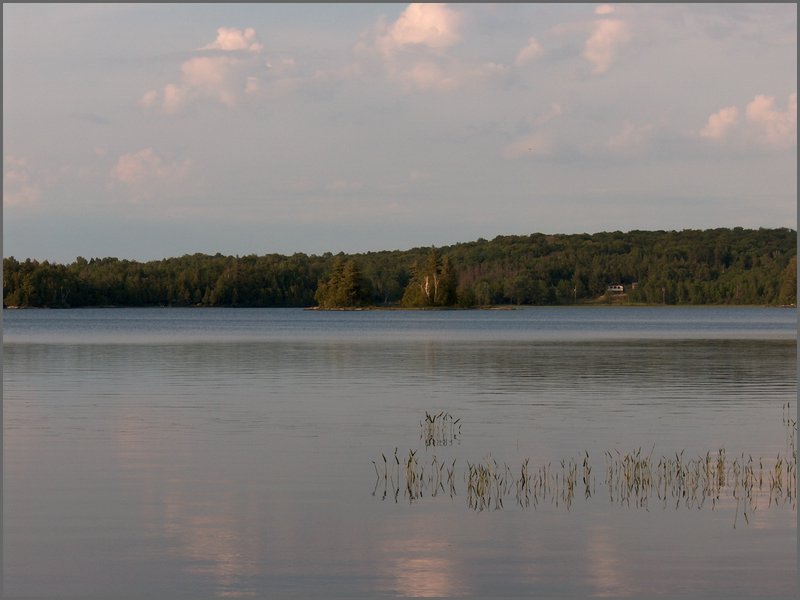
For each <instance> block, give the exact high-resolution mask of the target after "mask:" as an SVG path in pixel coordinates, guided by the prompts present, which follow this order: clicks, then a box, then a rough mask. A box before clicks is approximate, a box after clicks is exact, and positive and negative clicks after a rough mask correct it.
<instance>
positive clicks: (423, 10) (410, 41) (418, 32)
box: [375, 3, 461, 57]
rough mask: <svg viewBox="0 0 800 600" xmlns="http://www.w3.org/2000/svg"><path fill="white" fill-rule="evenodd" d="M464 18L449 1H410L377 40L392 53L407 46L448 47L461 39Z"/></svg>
mask: <svg viewBox="0 0 800 600" xmlns="http://www.w3.org/2000/svg"><path fill="white" fill-rule="evenodd" d="M460 23H461V19H460V16H459V14H458V13H457V12H455V11H453V10H451V9H450V8H448V7H447V5H446V4H422V3H415V4H409V5H408V7H406V9H405V10H404V11H403V13H402V14H401V15H400V17H398V19H397V20H396V21H395V22H394V23H392V25H390V26H388V27H386V26H382V27H381V26H379V29H383V31H382V32H380V33H379V35H378V36H377V39H376V41H375V46H376V48H377V49H378V50H379V51H380V52H381V53H382V54H383V55H384V56H387V57H388V56H391V55H393V54H394V53H395V52H397V51H398V50H400V49H402V48H403V47H405V46H413V45H419V46H425V47H427V48H437V49H439V48H447V47H449V46H452V45H453V44H455V43H456V42H458V41H459V40H460V38H461V36H460V33H459V27H460Z"/></svg>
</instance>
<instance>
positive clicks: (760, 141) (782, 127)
mask: <svg viewBox="0 0 800 600" xmlns="http://www.w3.org/2000/svg"><path fill="white" fill-rule="evenodd" d="M744 116H745V121H744V122H743V123H742V122H740V120H739V109H738V108H737V107H736V106H727V107H725V108H722V109H720V110H719V111H717V112H716V113H714V114H713V115H711V116H710V117H709V118H708V122H707V123H706V125H705V127H703V129H701V130H700V136H701V137H703V138H706V139H708V140H722V139H728V138H730V137H731V136H734V134H735V137H734V140H738V142H739V143H744V144H757V145H761V146H763V147H767V148H776V149H783V148H789V147H791V146H793V145H795V144H796V143H797V93H796V92H794V93H792V94H791V95H790V96H789V99H788V101H787V105H786V110H780V109H779V108H777V107H776V105H775V97H774V96H767V95H765V94H758V95H756V96H755V97H754V98H753V99H752V100H751V101H750V102H748V103H747V105H746V106H745V109H744Z"/></svg>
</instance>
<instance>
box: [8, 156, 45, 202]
mask: <svg viewBox="0 0 800 600" xmlns="http://www.w3.org/2000/svg"><path fill="white" fill-rule="evenodd" d="M3 163H4V164H3V205H4V206H30V205H33V204H36V203H38V202H39V199H40V198H41V189H40V187H39V185H38V184H37V183H36V182H35V181H34V173H33V168H32V167H31V164H30V163H29V162H28V161H27V160H25V159H24V158H19V157H17V156H12V155H10V154H9V155H6V157H5V160H4V161H3Z"/></svg>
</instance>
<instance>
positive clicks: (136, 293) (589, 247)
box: [3, 227, 797, 308]
mask: <svg viewBox="0 0 800 600" xmlns="http://www.w3.org/2000/svg"><path fill="white" fill-rule="evenodd" d="M610 285H622V286H623V287H624V289H625V294H624V296H623V298H624V301H626V302H631V303H644V304H765V305H783V304H796V301H797V297H796V290H797V234H796V232H795V231H794V230H792V229H786V228H782V229H764V228H762V229H757V230H756V229H742V228H738V227H737V228H734V229H724V228H720V229H709V230H683V231H630V232H626V233H623V232H620V231H615V232H603V233H595V234H556V235H546V234H541V233H535V234H531V235H528V236H498V237H496V238H494V239H493V240H491V241H489V240H485V239H479V240H476V241H473V242H467V243H460V244H455V245H452V246H443V247H440V248H423V247H420V248H412V249H410V250H404V251H400V250H394V251H382V252H367V253H359V254H344V253H340V254H337V255H333V254H331V253H326V254H323V255H321V256H318V255H306V254H302V253H298V254H293V255H291V256H284V255H280V254H268V255H263V256H257V255H255V254H252V255H247V256H223V255H222V254H219V253H218V254H215V255H206V254H192V255H185V256H182V257H178V258H168V259H163V260H156V261H147V262H137V261H131V260H121V259H117V258H92V259H89V260H87V259H85V258H83V257H78V258H77V259H76V260H75V261H74V262H72V263H71V264H58V263H53V262H49V261H42V262H40V261H37V260H31V259H26V260H17V259H16V258H14V257H13V256H12V257H7V258H4V259H3V305H4V306H19V307H53V308H55V307H64V308H67V307H85V306H251V307H290V306H291V307H310V306H320V307H322V308H339V307H351V306H367V305H385V306H406V307H443V306H461V307H471V306H480V305H502V304H510V305H522V304H528V305H557V304H574V303H582V302H596V301H603V300H607V301H611V300H612V298H611V297H610V296H609V295H607V294H606V291H607V288H608V286H610ZM617 300H619V298H617Z"/></svg>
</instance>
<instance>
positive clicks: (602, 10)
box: [594, 4, 614, 15]
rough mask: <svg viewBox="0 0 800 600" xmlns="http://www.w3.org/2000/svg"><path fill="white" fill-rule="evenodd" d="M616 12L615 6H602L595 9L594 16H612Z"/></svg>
mask: <svg viewBox="0 0 800 600" xmlns="http://www.w3.org/2000/svg"><path fill="white" fill-rule="evenodd" d="M613 12H614V6H613V5H611V4H601V5H600V6H598V7H597V8H595V9H594V14H596V15H610V14H611V13H613Z"/></svg>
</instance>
